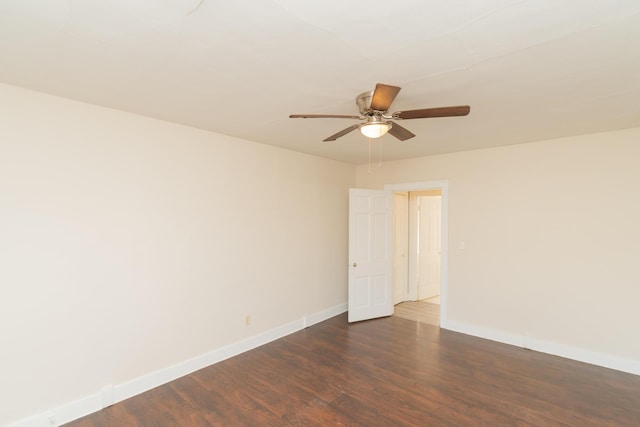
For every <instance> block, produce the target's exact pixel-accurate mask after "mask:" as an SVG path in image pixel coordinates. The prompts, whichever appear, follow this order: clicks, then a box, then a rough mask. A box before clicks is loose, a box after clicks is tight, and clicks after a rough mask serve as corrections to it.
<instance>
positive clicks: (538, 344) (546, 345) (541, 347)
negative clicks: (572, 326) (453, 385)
mask: <svg viewBox="0 0 640 427" xmlns="http://www.w3.org/2000/svg"><path fill="white" fill-rule="evenodd" d="M441 327H442V328H443V329H447V330H450V331H454V332H460V333H463V334H467V335H473V336H475V337H479V338H485V339H488V340H491V341H497V342H501V343H503V344H510V345H514V346H517V347H522V348H528V349H530V350H534V351H539V352H540V353H546V354H552V355H554V356H560V357H564V358H566V359H572V360H576V361H578V362H584V363H589V364H591V365H597V366H602V367H604V368H609V369H615V370H616V371H622V372H626V373H629V374H634V375H640V361H638V360H632V359H626V358H623V357H618V356H612V355H610V354H604V353H598V352H594V351H590V350H585V349H583V348H579V347H572V346H568V345H564V344H557V343H554V342H550V341H545V340H539V339H535V338H532V337H530V336H526V335H517V334H512V333H508V332H503V331H499V330H495V329H490V328H484V327H480V326H475V325H470V324H467V323H463V322H457V321H453V320H448V321H447V325H446V328H445V327H444V326H443V325H441Z"/></svg>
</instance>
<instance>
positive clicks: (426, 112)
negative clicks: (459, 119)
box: [393, 105, 471, 120]
mask: <svg viewBox="0 0 640 427" xmlns="http://www.w3.org/2000/svg"><path fill="white" fill-rule="evenodd" d="M470 110H471V107H469V106H468V105H458V106H455V107H437V108H423V109H421V110H407V111H398V112H395V113H393V118H394V119H396V120H408V119H428V118H431V117H454V116H466V115H467V114H469V111H470Z"/></svg>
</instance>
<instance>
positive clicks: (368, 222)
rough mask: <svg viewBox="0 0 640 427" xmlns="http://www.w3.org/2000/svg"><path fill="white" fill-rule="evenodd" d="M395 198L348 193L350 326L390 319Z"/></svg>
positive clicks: (377, 192)
mask: <svg viewBox="0 0 640 427" xmlns="http://www.w3.org/2000/svg"><path fill="white" fill-rule="evenodd" d="M392 200H393V199H392V194H391V192H390V191H384V190H362V189H356V188H352V189H350V190H349V303H348V306H349V322H357V321H359V320H367V319H373V318H376V317H383V316H390V315H391V314H393V302H392V299H391V288H392V285H391V262H392V258H391V252H392V251H391V243H392V241H391V227H392V222H391V213H392V209H391V208H392Z"/></svg>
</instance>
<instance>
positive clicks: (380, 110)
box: [289, 83, 471, 141]
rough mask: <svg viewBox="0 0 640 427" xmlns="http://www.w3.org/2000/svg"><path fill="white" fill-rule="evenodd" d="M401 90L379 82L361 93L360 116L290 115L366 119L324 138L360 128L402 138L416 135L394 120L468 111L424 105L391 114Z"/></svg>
mask: <svg viewBox="0 0 640 427" xmlns="http://www.w3.org/2000/svg"><path fill="white" fill-rule="evenodd" d="M398 92H400V88H399V87H398V86H390V85H385V84H382V83H378V84H376V89H375V90H373V91H369V92H364V93H361V94H360V95H358V96H357V97H356V104H357V105H358V108H359V109H360V115H359V116H349V115H340V114H291V115H290V116H289V117H290V118H292V119H318V118H324V119H354V120H366V122H364V123H358V124H355V125H351V126H349V127H348V128H346V129H342V130H341V131H340V132H338V133H335V134H333V135H331V136H330V137H328V138H326V139H324V140H323V141H335V140H336V139H338V138H340V137H341V136H344V135H346V134H348V133H349V132H351V131H354V130H356V129H360V132H361V133H362V134H363V135H364V136H366V137H368V138H379V137H381V136H382V135H384V134H386V133H387V132H389V134H391V135H392V136H394V137H396V138H398V139H399V140H400V141H405V140H407V139H409V138H413V137H414V136H415V135H414V134H413V133H411V132H410V131H409V130H407V129H405V128H403V127H402V126H400V125H399V124H397V123H394V122H392V121H391V120H409V119H428V118H432V117H454V116H466V115H467V114H469V111H470V109H471V108H470V107H469V106H468V105H459V106H455V107H437V108H422V109H419V110H407V111H396V112H395V113H392V114H389V113H388V110H389V107H391V103H392V102H393V100H394V99H395V98H396V96H397V95H398Z"/></svg>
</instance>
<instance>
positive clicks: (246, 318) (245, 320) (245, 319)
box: [244, 314, 251, 326]
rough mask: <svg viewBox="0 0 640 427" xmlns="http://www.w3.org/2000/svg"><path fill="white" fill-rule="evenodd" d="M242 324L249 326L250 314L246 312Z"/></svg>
mask: <svg viewBox="0 0 640 427" xmlns="http://www.w3.org/2000/svg"><path fill="white" fill-rule="evenodd" d="M244 325H245V326H251V316H250V315H248V314H247V315H246V316H245V317H244Z"/></svg>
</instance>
